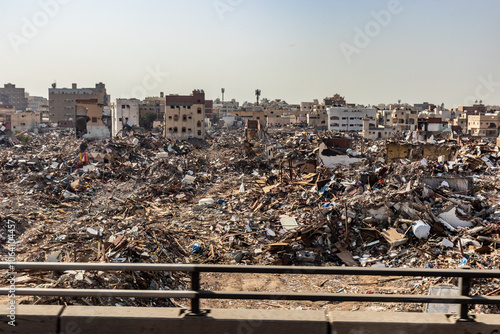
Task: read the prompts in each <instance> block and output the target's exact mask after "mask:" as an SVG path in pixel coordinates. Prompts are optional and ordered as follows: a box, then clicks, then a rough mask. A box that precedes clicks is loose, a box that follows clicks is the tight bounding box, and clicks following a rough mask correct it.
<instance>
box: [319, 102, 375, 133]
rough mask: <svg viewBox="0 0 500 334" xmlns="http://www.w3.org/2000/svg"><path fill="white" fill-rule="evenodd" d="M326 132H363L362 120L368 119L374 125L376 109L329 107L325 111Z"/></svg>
mask: <svg viewBox="0 0 500 334" xmlns="http://www.w3.org/2000/svg"><path fill="white" fill-rule="evenodd" d="M327 113H328V130H330V131H342V132H347V131H356V132H360V131H362V130H363V118H364V117H368V118H370V119H372V120H373V122H375V123H376V119H377V109H375V108H364V107H359V108H356V107H331V108H328V109H327Z"/></svg>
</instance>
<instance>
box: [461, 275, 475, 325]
mask: <svg viewBox="0 0 500 334" xmlns="http://www.w3.org/2000/svg"><path fill="white" fill-rule="evenodd" d="M462 269H470V267H468V266H466V267H463V268H462ZM458 291H459V292H460V295H461V296H469V292H470V278H469V277H459V278H458ZM458 321H474V319H473V318H471V317H469V304H460V318H459V319H458Z"/></svg>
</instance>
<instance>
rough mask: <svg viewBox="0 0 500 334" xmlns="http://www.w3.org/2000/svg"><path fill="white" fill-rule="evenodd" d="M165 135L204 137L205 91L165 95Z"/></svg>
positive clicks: (177, 137) (179, 137)
mask: <svg viewBox="0 0 500 334" xmlns="http://www.w3.org/2000/svg"><path fill="white" fill-rule="evenodd" d="M164 134H165V137H167V138H170V139H188V138H199V139H205V92H204V91H203V90H198V89H197V90H194V91H193V93H192V95H167V96H166V97H165V129H164Z"/></svg>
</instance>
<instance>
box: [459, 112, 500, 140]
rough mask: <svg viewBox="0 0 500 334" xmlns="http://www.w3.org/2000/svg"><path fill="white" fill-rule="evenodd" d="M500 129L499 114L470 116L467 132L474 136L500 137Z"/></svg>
mask: <svg viewBox="0 0 500 334" xmlns="http://www.w3.org/2000/svg"><path fill="white" fill-rule="evenodd" d="M499 128H500V115H499V114H484V115H469V117H468V121H467V130H468V131H469V133H470V134H471V135H472V136H480V137H498V134H499V131H498V130H499Z"/></svg>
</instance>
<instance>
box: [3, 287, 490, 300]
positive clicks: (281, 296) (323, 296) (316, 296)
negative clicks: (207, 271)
mask: <svg viewBox="0 0 500 334" xmlns="http://www.w3.org/2000/svg"><path fill="white" fill-rule="evenodd" d="M8 293H9V289H8V288H0V295H6V294H8ZM15 294H16V295H23V296H59V297H136V298H188V299H193V298H195V297H199V298H202V299H261V300H308V301H343V302H349V301H350V302H386V303H440V304H500V297H483V296H439V297H438V296H423V295H387V294H344V293H311V294H308V293H296V292H294V293H283V292H276V293H270V292H239V291H223V292H212V291H199V292H196V291H173V290H163V291H162V290H160V291H159V290H154V291H153V290H108V289H40V288H17V289H15Z"/></svg>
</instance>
